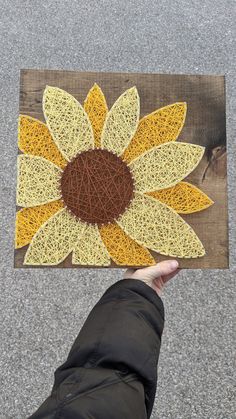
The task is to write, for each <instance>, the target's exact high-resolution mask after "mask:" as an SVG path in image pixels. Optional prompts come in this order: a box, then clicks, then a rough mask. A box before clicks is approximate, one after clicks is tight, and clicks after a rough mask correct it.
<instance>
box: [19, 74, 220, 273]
mask: <svg viewBox="0 0 236 419" xmlns="http://www.w3.org/2000/svg"><path fill="white" fill-rule="evenodd" d="M94 82H96V83H97V84H99V85H100V87H101V88H102V90H103V92H104V94H105V96H106V99H107V103H108V106H109V108H110V107H111V106H112V104H113V103H114V101H115V100H116V99H117V98H118V96H119V95H120V94H121V93H122V92H123V91H124V90H126V89H127V88H129V87H132V86H134V85H135V86H136V87H137V89H138V92H139V95H140V102H141V116H144V115H146V114H148V113H151V112H153V111H154V110H155V109H157V108H159V107H162V106H166V105H168V104H171V103H174V102H178V101H185V102H187V117H186V122H185V126H184V128H183V130H182V132H181V134H180V136H179V139H178V141H184V142H190V143H194V144H199V145H203V146H205V147H206V151H205V155H204V158H203V159H202V161H201V163H200V164H199V166H198V167H197V168H196V169H195V170H194V172H192V173H191V174H190V175H189V176H188V177H187V178H186V180H188V181H190V182H192V183H193V184H194V185H196V186H198V187H200V188H201V189H202V190H203V191H204V192H205V193H207V194H208V195H209V196H210V197H211V198H212V199H213V201H214V202H215V204H214V205H213V206H212V207H210V208H208V209H206V210H204V211H201V212H199V213H194V214H189V215H183V218H184V219H185V220H186V221H187V222H188V223H189V224H190V225H191V226H192V227H193V229H194V230H195V232H196V233H197V235H198V236H199V238H200V240H201V241H202V242H203V245H204V247H205V249H206V255H205V256H204V257H202V258H198V259H178V260H179V263H180V267H182V268H201V269H204V268H221V269H223V268H228V210H227V158H226V128H225V126H226V124H225V78H224V76H207V75H206V76H205V75H203V76H199V75H197V76H196V75H171V74H143V73H101V72H99V73H95V72H76V71H60V70H21V75H20V105H19V113H21V114H26V115H30V116H32V117H34V118H38V119H39V120H41V121H44V117H43V112H42V95H43V91H44V89H45V86H46V85H51V86H56V87H60V88H62V89H64V90H66V91H68V92H69V93H71V94H72V95H74V96H75V97H76V99H77V100H79V102H81V103H83V101H84V99H85V97H86V95H87V92H88V90H89V89H90V88H91V87H92V85H93V84H94ZM26 250H27V246H25V247H23V248H21V249H17V250H15V267H17V268H20V267H24V268H28V266H25V265H23V259H24V255H25V252H26ZM152 254H153V255H154V257H155V259H156V260H157V261H161V260H164V259H166V258H167V257H165V256H162V255H159V254H157V253H154V252H152ZM111 266H112V267H116V264H115V263H112V264H111ZM58 267H63V268H64V267H65V268H71V267H75V268H78V267H79V266H78V265H72V264H71V255H69V256H68V257H67V258H66V260H65V261H64V262H62V263H61V264H60V265H57V266H55V267H54V266H52V268H58ZM35 268H39V267H35ZM40 268H41V267H40ZM43 268H44V269H45V268H48V267H43ZM50 268H51V267H50ZM83 268H84V266H83ZM90 268H91V266H90Z"/></svg>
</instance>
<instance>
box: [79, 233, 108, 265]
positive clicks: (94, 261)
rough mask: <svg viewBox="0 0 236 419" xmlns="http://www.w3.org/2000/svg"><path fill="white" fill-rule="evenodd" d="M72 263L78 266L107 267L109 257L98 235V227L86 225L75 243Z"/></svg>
mask: <svg viewBox="0 0 236 419" xmlns="http://www.w3.org/2000/svg"><path fill="white" fill-rule="evenodd" d="M72 263H73V264H78V265H92V266H109V265H110V257H109V254H108V252H107V249H106V247H105V246H104V244H103V241H102V239H101V236H100V234H99V230H98V227H97V226H96V225H95V226H93V225H88V226H87V227H86V228H85V230H84V232H83V234H82V235H81V237H80V239H79V241H78V242H77V243H76V245H75V247H74V250H73V254H72Z"/></svg>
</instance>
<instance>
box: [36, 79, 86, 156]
mask: <svg viewBox="0 0 236 419" xmlns="http://www.w3.org/2000/svg"><path fill="white" fill-rule="evenodd" d="M43 111H44V116H45V120H46V123H47V126H48V128H49V130H50V132H51V134H52V136H53V139H54V141H55V143H56V145H57V147H58V148H59V150H60V151H61V153H62V155H63V156H64V157H65V158H66V160H68V161H70V160H71V159H72V158H73V157H75V156H76V155H77V154H78V153H80V152H82V151H86V150H89V149H91V148H94V139H93V130H92V126H91V123H90V121H89V118H88V115H87V114H86V112H85V111H84V109H83V107H82V106H81V104H80V103H79V102H78V101H77V100H76V99H75V98H74V97H73V96H72V95H70V94H69V93H67V92H65V91H64V90H61V89H59V88H57V87H50V86H47V87H46V89H45V91H44V95H43Z"/></svg>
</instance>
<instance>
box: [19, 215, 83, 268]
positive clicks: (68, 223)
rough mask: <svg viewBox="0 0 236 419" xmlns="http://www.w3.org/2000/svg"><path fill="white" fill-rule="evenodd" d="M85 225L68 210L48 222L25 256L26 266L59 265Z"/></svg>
mask: <svg viewBox="0 0 236 419" xmlns="http://www.w3.org/2000/svg"><path fill="white" fill-rule="evenodd" d="M84 228H85V224H83V223H81V222H80V221H79V220H77V219H76V218H75V217H74V216H73V215H71V214H70V213H69V211H67V209H66V208H63V209H62V210H59V211H58V212H57V213H56V214H55V215H53V216H52V217H51V218H49V220H47V221H46V222H45V223H44V224H43V225H42V226H41V227H40V228H39V230H38V231H37V233H36V234H35V235H34V237H33V239H32V241H31V244H30V245H29V247H28V249H27V252H26V254H25V259H24V264H25V265H58V264H59V263H61V262H62V261H63V260H64V259H65V258H66V257H67V256H68V255H69V253H70V252H71V251H72V249H73V247H74V246H75V243H76V242H77V241H78V239H79V237H80V235H81V234H82V233H83V231H84Z"/></svg>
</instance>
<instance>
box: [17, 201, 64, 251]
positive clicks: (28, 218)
mask: <svg viewBox="0 0 236 419" xmlns="http://www.w3.org/2000/svg"><path fill="white" fill-rule="evenodd" d="M61 208H63V203H62V201H60V200H59V201H54V202H50V203H49V204H45V205H38V206H37V207H33V208H23V209H21V210H20V211H17V213H16V231H15V248H16V249H19V248H20V247H23V246H26V245H27V244H29V243H30V242H31V239H32V238H33V236H34V235H35V233H36V232H37V231H38V229H39V227H40V226H41V225H42V224H43V223H45V221H46V220H48V219H49V218H50V217H51V216H52V215H53V214H55V213H56V212H57V211H59V209H61Z"/></svg>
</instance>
